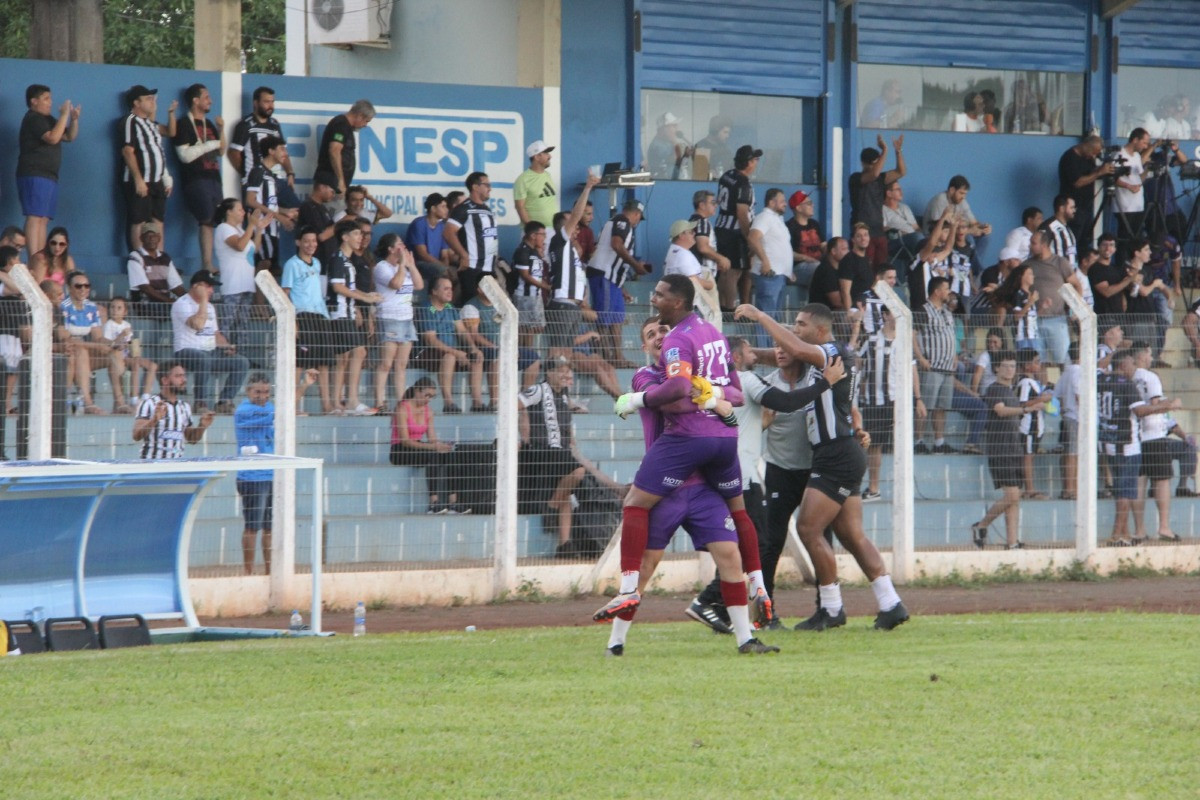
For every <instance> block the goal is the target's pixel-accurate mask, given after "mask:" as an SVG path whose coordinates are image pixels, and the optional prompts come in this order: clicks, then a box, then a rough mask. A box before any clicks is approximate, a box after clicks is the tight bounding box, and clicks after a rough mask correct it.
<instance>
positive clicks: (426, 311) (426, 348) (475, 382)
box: [413, 277, 487, 414]
mask: <svg viewBox="0 0 1200 800" xmlns="http://www.w3.org/2000/svg"><path fill="white" fill-rule="evenodd" d="M453 296H454V284H452V283H451V282H450V279H449V278H447V277H438V278H434V280H433V285H432V286H430V287H429V305H428V306H422V307H421V308H419V309H417V314H416V319H417V335H418V336H420V337H421V347H420V349H419V350H417V352H416V354H415V355H414V356H413V366H415V367H417V368H418V369H424V370H428V371H430V372H437V375H438V383H439V384H440V388H441V392H442V413H443V414H461V413H462V409H461V408H459V407H458V406H457V405H455V403H454V399H453V393H454V372H455V370H459V369H467V370H469V371H470V388H471V402H472V404H473V406H474V408H476V409H478V410H481V411H486V410H487V407H486V406H484V405H483V351H481V350H480V349H479V348H478V347H476V346H475V345H474V343H472V342H471V340H470V338H469V337H468V336H467V329H466V326H465V325H463V322H462V315H461V313H460V312H459V310H458V309H457V308H455V307H454V306H453V305H451V303H450V300H451V299H452V298H453Z"/></svg>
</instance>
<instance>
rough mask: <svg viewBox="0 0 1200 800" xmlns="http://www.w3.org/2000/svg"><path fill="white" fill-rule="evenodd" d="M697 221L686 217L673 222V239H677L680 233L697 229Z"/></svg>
mask: <svg viewBox="0 0 1200 800" xmlns="http://www.w3.org/2000/svg"><path fill="white" fill-rule="evenodd" d="M696 225H697V223H696V222H694V221H688V220H686V219H677V220H675V221H674V222H672V223H671V241H675V239H676V238H677V237H679V236H680V235H682V234H684V233H687V232H688V231H691V230H695V229H696Z"/></svg>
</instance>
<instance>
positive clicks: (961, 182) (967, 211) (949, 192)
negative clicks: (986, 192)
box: [925, 175, 992, 236]
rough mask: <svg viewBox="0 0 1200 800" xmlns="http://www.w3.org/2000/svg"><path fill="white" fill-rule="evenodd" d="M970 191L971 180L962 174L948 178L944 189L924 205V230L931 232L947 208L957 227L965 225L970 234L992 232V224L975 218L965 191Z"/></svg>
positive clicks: (979, 234) (983, 234) (980, 234)
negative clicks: (948, 180) (948, 181)
mask: <svg viewBox="0 0 1200 800" xmlns="http://www.w3.org/2000/svg"><path fill="white" fill-rule="evenodd" d="M970 191H971V182H970V181H968V180H967V179H966V178H965V177H963V176H962V175H955V176H954V177H952V178H951V179H950V183H949V184H948V185H947V187H946V191H944V192H938V193H937V194H935V195H934V196H933V197H932V198H931V199H930V200H929V205H927V206H925V230H927V231H929V232H931V233H932V231H933V226H934V225H935V224H937V221H938V220H939V219H941V218H942V216H943V215H944V214H945V213H946V210H947V209H949V210H950V212H951V213H952V214H953V215H954V219H955V220H956V221H957V222H958V223H959V227H962V226H964V225H965V226H966V228H967V233H968V234H969V235H970V236H987V235H988V234H990V233H991V232H992V226H991V225H989V224H987V223H986V222H980V221H979V220H977V219H975V214H974V213H973V212H972V211H971V204H970V203H968V202H967V193H968V192H970Z"/></svg>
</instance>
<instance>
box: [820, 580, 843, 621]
mask: <svg viewBox="0 0 1200 800" xmlns="http://www.w3.org/2000/svg"><path fill="white" fill-rule="evenodd" d="M818 591H819V592H820V593H821V608H823V609H825V611H826V613H828V614H829V616H831V617H836V616H837V615H838V612H839V611H841V610H842V587H841V585H840V584H836V583H831V584H829V585H828V586H821V587H819V588H818Z"/></svg>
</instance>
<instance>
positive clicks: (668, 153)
mask: <svg viewBox="0 0 1200 800" xmlns="http://www.w3.org/2000/svg"><path fill="white" fill-rule="evenodd" d="M679 122H680V119H679V117H677V116H675V115H674V114H672V113H671V112H670V111H667V112H666V113H664V114H663V115H662V116H660V117H659V118H658V133H656V134H655V135H654V138H653V139H651V140H650V144H649V145H647V146H646V169H648V170H650V174H651V175H652V176H653V177H655V178H666V179H668V180H681V179H685V178H687V177H688V176H687V175H684V174H682V166H683V161H684V159H685V158H687V157H689V156H690V155H691V154H692V148H691V146H690V145H689V144H688V141H687V139H685V138H684V137H683V134H681V133H680V132H679Z"/></svg>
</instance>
